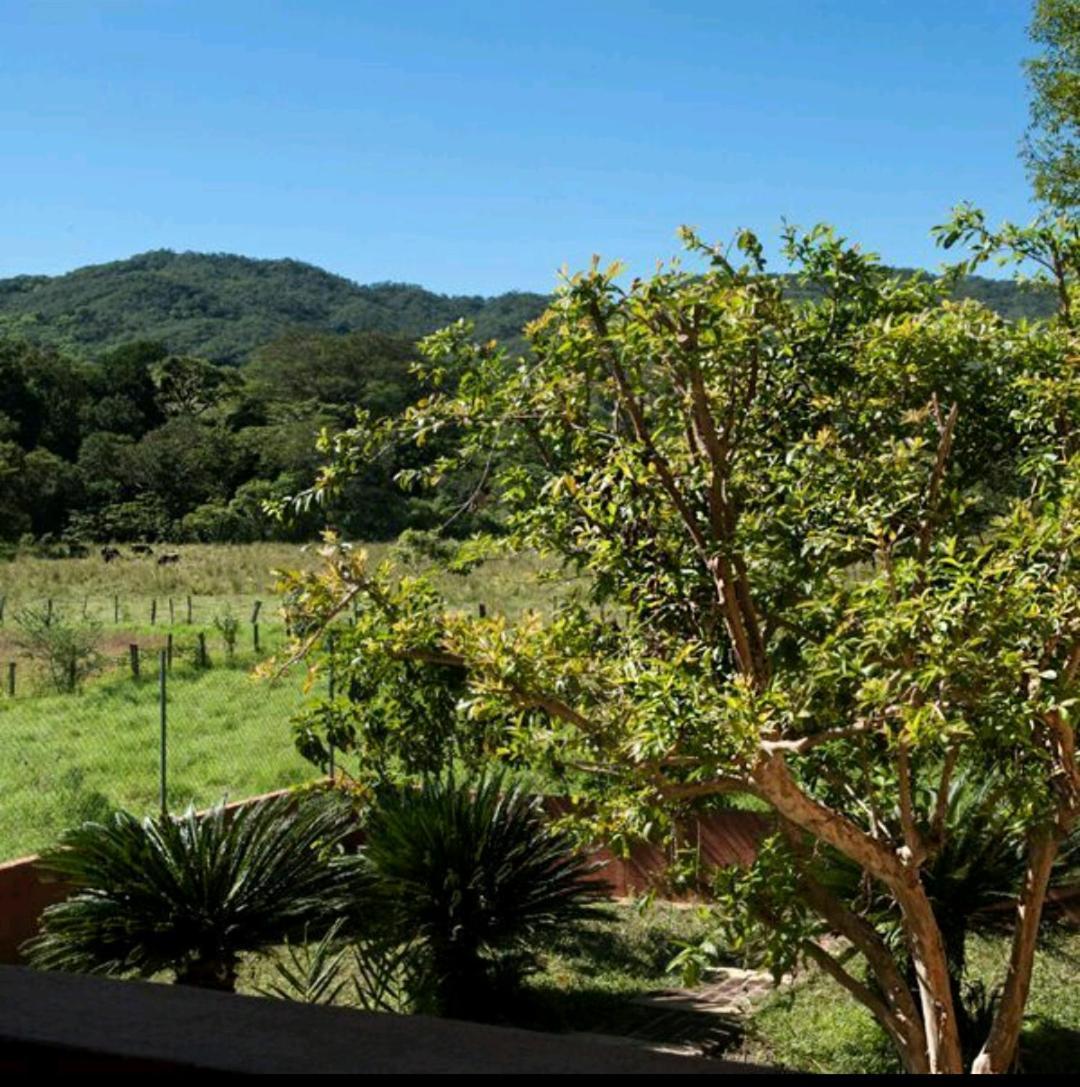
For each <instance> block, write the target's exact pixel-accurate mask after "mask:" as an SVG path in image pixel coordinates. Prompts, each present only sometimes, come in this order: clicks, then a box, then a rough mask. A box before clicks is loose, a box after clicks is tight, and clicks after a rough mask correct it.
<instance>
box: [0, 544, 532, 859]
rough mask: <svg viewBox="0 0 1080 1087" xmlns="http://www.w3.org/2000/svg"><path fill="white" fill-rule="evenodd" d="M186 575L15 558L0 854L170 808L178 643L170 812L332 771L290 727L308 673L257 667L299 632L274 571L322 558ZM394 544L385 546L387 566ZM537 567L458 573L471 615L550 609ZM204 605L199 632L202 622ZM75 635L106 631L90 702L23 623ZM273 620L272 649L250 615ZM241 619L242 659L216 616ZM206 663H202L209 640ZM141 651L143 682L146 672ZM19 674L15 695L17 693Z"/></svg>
mask: <svg viewBox="0 0 1080 1087" xmlns="http://www.w3.org/2000/svg"><path fill="white" fill-rule="evenodd" d="M171 550H176V551H178V552H179V553H180V561H179V562H178V563H176V564H171V565H166V566H159V565H158V564H157V562H156V561H155V558H154V556H139V555H135V554H133V553H132V552H131V549H130V548H126V547H125V548H121V552H122V554H121V557H120V558H119V559H115V560H114V561H112V562H110V563H106V562H104V561H103V560H102V558H101V556H100V555H99V554H97V553H95V554H93V555H91V556H89V557H86V558H78V559H45V558H37V557H32V556H20V557H18V558H16V559H15V560H13V561H10V562H5V563H0V596H2V597H3V598H4V618H3V623H2V624H0V795H3V797H4V802H3V804H2V805H0V859H6V858H10V857H14V856H17V855H21V854H25V853H28V852H31V851H34V850H37V849H39V848H40V847H42V846H43V845H46V844H48V843H50V842H51V841H54V840H55V838H56V836H57V834H58V833H59V832H60V831H62V830H63V829H64V828H65V827H67V826H70V825H71V824H73V823H76V822H78V821H80V820H81V819H84V818H87V817H90V816H94V815H100V814H101V813H102V812H104V811H106V810H108V809H109V808H112V807H118V806H122V807H126V808H129V809H130V810H133V811H136V812H150V811H153V810H155V808H156V807H157V806H158V803H159V780H160V775H159V751H160V745H159V739H160V702H159V699H160V692H159V688H158V659H159V653H160V652H161V651H162V650H163V649H164V648H165V646H166V644H167V643H168V641H169V640H170V637H171V642H172V646H173V659H172V666H171V668H170V670H169V672H168V676H167V685H166V687H167V694H166V702H167V717H168V725H167V727H168V745H167V750H168V774H167V781H168V803H169V807H170V808H172V809H174V810H176V809H182V808H183V807H185V806H186V805H188V804H189V803H195V804H197V805H200V806H204V805H207V804H211V803H213V802H215V801H217V800H220V799H221V798H222V797H223V796H228V798H229V799H232V800H236V799H240V798H241V797H244V796H250V795H254V794H257V793H261V792H266V791H268V790H271V789H276V788H283V787H287V786H291V785H297V784H301V783H303V782H305V781H309V780H311V779H313V778H314V777H316V776H317V773H318V771H317V769H316V768H315V767H313V766H312V765H311V764H309V763H307V762H305V761H304V760H303V759H302V758H301V757H300V756H299V755H298V754H297V753H296V750H295V748H294V747H293V743H292V737H291V733H290V728H289V720H290V717H291V716H292V715H293V714H294V713H295V712H296V711H297V710H298V709H299V708H300V706H301V705H302V703H303V701H304V698H305V693H304V691H303V689H302V681H303V669H302V668H297V669H295V670H294V671H293V672H292V673H290V674H288V675H286V676H285V677H283V678H282V679H280V680H278V681H276V682H273V683H271V682H269V681H267V680H259V679H255V678H253V676H252V674H251V673H252V670H253V668H254V666H255V665H256V664H257V663H259V662H260V661H261V660H263V659H265V658H266V657H268V656H269V655H271V654H272V653H273V652H274V651H275V650H276V649H277V648H278V647H279V646H280V645H281V643H282V641H283V639H284V636H285V631H284V624H283V620H282V616H281V613H280V609H279V606H278V600H277V598H276V596H275V593H274V581H275V578H274V574H273V572H272V571H273V570H275V569H281V568H285V567H290V568H293V569H295V568H300V567H303V566H313V565H315V564H316V563H317V562H318V555H317V553H316V550H315V548H314V547H308V548H301V547H299V546H294V545H287V544H251V545H232V546H226V545H213V546H211V545H206V546H189V547H181V548H173V549H171ZM389 550H390V545H387V544H375V545H372V546H371V547H370V552H371V554H372V558H373V559H376V560H378V559H382V558H384V557H386V556H387V555H388V554H389ZM539 569H540V566H539V564H538V563H537V562H536V561H535V560H533V559H531V558H529V557H524V556H523V557H518V558H511V559H497V560H492V561H491V562H488V563H486V564H484V565H483V566H482V567H480V568H478V569H477V570H475V571H474V572H473V573H472V574H470V575H469V576H467V577H459V576H445V575H444V576H443V577H442V587H443V589H444V591H445V592H446V593H447V595H448V596H449V598H450V599H451V600H452V602H453V603H454V604H455V605H456V606H459V607H461V608H470V609H471V608H476V607H478V605H479V604H481V603H483V604H485V606H486V607H487V608H488V610H489V612H491V613H495V612H498V611H505V612H511V613H512V612H519V611H521V610H523V609H526V608H529V607H534V606H541V605H542V603H543V601H544V599H545V594H548V596H547V598H548V599H550V592H551V587H550V586H548V585H546V584H543V583H537V580H536V575H537V573H538V572H539ZM189 598H190V602H191V604H190V607H191V613H190V618H191V621H190V622H189V621H188V616H189V613H188V601H189ZM49 601H51V602H52V603H51V608H52V609H53V613H54V614H55V615H56V616H57V617H59V618H62V619H63V620H64V622H65V623H66V624H68V625H70V626H72V627H74V628H76V629H84V630H85V629H87V628H92V630H93V635H92V636H93V640H94V643H95V646H96V649H97V651H98V652H99V653H100V654H101V655H102V657H103V665H104V667H103V669H102V671H101V672H100V673H99V674H97V675H95V676H92V677H90V678H88V679H87V680H86V682H85V683H82V684H80V688H81V689H80V690H78V691H76V692H75V693H57V692H56V691H55V690H50V689H49V685H48V683H47V676H46V674H45V669H44V665H43V663H42V661H41V660H35V659H33V658H32V657H31V656H30V655H28V653H27V651H26V650H25V648H24V647H23V646H22V645H21V644H20V642H21V641H23V640H24V636H23V631H22V624H21V623H20V618H19V617H20V614H22V613H23V612H24V609H27V608H33V609H42V608H47V607H49V606H50V605H49V603H48V602H49ZM257 601H258V602H261V607H260V611H259V645H258V649H257V650H256V647H255V645H254V631H253V629H252V625H251V622H250V620H251V616H252V612H253V609H254V607H255V603H256V602H257ZM228 614H231V615H232V616H234V617H235V618H236V619H237V620H238V629H237V632H236V645H235V651H234V653H233V654H232V656H231V658H230V655H229V653H228V650H227V646H226V644H225V640H224V638H223V635H222V631H221V629H220V627H219V626H218V625H215V619H220V618H221V617H222V616H225V615H228ZM200 636H201V637H202V639H203V644H204V645H205V648H206V659H205V661H201V660H200V659H199V638H200ZM133 645H136V646H138V647H139V650H138V652H139V669H140V674H139V677H138V678H135V677H134V676H133V674H132V666H131V646H133ZM11 665H14V666H15V671H14V677H13V679H14V691H15V693H14V696H12V694H11V692H10V689H9V681H10V680H11V679H12V673H11V671H10V666H11Z"/></svg>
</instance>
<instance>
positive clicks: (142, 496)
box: [0, 251, 1053, 553]
mask: <svg viewBox="0 0 1080 1087" xmlns="http://www.w3.org/2000/svg"><path fill="white" fill-rule="evenodd" d="M792 293H793V294H798V293H799V292H798V288H797V286H796V285H795V284H794V283H792ZM958 293H959V294H962V295H964V296H966V297H973V298H976V299H978V300H980V301H982V302H984V303H986V304H987V305H989V306H991V307H992V308H994V309H996V310H997V311H998V312H1000V313H1001V314H1002V315H1003V316H1006V317H1010V318H1019V317H1025V316H1043V315H1045V314H1047V313H1049V312H1051V311H1052V309H1053V301H1052V299H1051V298H1050V297H1049V296H1048V295H1047V294H1046V293H1045V292H1042V291H1038V290H1032V289H1024V288H1021V287H1018V286H1017V285H1016V284H1014V283H1012V282H1009V281H1004V280H993V279H985V278H979V277H972V278H969V279H967V280H965V281H964V283H963V284H962V286H961V289H960V290H959V291H958ZM546 303H547V299H546V298H545V297H544V296H542V295H538V294H525V293H508V294H503V295H500V296H498V297H497V298H479V297H448V296H445V295H438V294H433V293H431V292H429V291H425V290H423V289H422V288H420V287H414V286H407V285H401V284H379V285H374V286H367V287H362V286H358V285H356V284H354V283H351V282H349V281H348V280H346V279H343V278H341V277H339V276H334V275H331V274H330V273H328V272H325V271H323V270H322V269H319V268H315V267H313V266H311V265H307V264H302V263H300V262H298V261H289V260H281V261H265V260H250V259H247V258H244V257H236V256H228V255H206V254H198V253H172V252H168V251H158V252H152V253H145V254H142V255H141V256H136V257H132V258H131V259H130V260H126V261H117V262H114V263H112V264H104V265H97V266H94V267H89V268H82V269H79V270H77V271H75V272H71V273H69V274H68V275H63V276H57V277H52V278H50V277H43V276H20V277H16V278H14V279H7V280H0V541H7V542H8V543H11V542H14V541H18V540H20V539H23V538H30V537H33V538H34V539H37V540H41V539H42V538H44V539H45V541H46V544H47V546H51V547H53V548H55V550H56V551H57V553H63V550H64V546H65V545H63V544H60V543H58V541H61V540H68V541H72V540H84V541H93V540H112V539H115V540H134V539H150V540H154V539H170V540H181V541H182V540H200V541H207V542H214V541H228V540H236V541H246V540H256V539H266V538H274V537H280V536H281V535H282V534H283V533H285V534H288V535H290V536H292V537H295V538H302V537H309V536H311V535H312V534H313V533H314V532H315V531H316V530H317V528H318V527H319V526H320V524H321V518H323V517H324V516H325V517H328V518H329V519H330V520H331V522H332V523H334V524H336V525H337V526H338V527H339V528H341V530H342V531H343V532H345V533H347V534H348V535H350V536H353V537H362V538H366V539H376V538H381V537H386V536H390V535H395V534H397V533H398V532H400V531H401V530H402V529H404V528H410V527H412V528H421V529H424V528H434V527H437V526H439V525H440V524H442V523H443V522H444V521H446V520H447V518H449V517H451V516H452V515H453V514H455V512H456V511H457V510H458V509H459V506H460V502H461V500H462V499H463V498H464V497H465V495H466V494H467V493H469V492H468V491H467V490H465V491H463V493H462V494H460V495H455V494H445V493H442V494H440V497H439V498H438V499H437V500H434V499H432V498H430V497H429V496H427V495H424V494H412V495H404V494H402V493H400V492H399V491H398V490H397V489H396V488H394V487H393V486H391V483H390V478H391V476H392V475H393V474H394V473H395V472H396V471H397V470H398V469H399V468H400V467H403V464H402V463H401V461H400V460H397V459H394V458H387V460H386V462H385V463H380V464H371V465H369V466H367V468H366V470H365V471H364V472H363V473H361V474H360V476H359V477H358V478H357V479H356V480H354V481H352V482H351V483H350V485H349V491H348V493H347V494H346V495H344V496H343V498H342V501H341V504H340V508H339V509H337V510H329V511H320V512H319V513H318V514H317V515H316V514H315V513H312V514H311V515H310V516H309V517H308V518H307V519H306V520H304V519H301V520H300V521H299V522H297V523H294V524H292V525H290V526H289V527H287V528H285V527H282V526H281V525H278V524H276V523H275V522H273V521H271V520H270V519H269V518H268V517H267V516H266V515H265V513H264V512H263V503H264V502H265V501H266V500H267V499H274V498H279V497H282V496H284V495H288V494H293V493H296V492H297V491H298V490H301V489H302V488H304V487H305V486H307V485H308V484H309V483H310V482H311V480H312V478H313V476H314V474H315V472H316V470H317V468H318V465H319V461H320V456H319V454H318V452H317V451H316V448H315V437H316V435H317V434H318V433H319V432H320V431H321V430H323V429H326V430H328V431H330V432H334V431H336V430H340V429H343V428H344V427H346V426H348V425H349V423H350V422H351V421H352V419H353V416H354V412H355V410H356V408H357V407H362V408H366V409H367V410H368V411H370V412H371V413H372V414H373V415H374V416H376V417H378V416H382V415H386V414H391V413H395V412H397V411H399V410H400V409H401V408H402V407H403V406H404V405H405V404H406V403H408V402H409V401H411V400H412V399H414V398H415V396H416V395H417V393H418V392H419V390H418V389H417V387H416V386H415V379H414V378H413V377H412V375H411V373H410V366H411V363H412V362H413V361H414V359H415V342H416V340H417V339H418V338H419V337H420V336H422V335H424V334H426V333H428V332H431V331H433V330H434V329H436V328H439V327H442V326H443V325H446V324H448V323H450V322H451V321H454V320H456V319H457V318H459V317H466V318H468V319H469V320H471V321H473V322H474V324H475V326H476V331H477V335H478V336H479V337H480V338H482V339H488V338H498V339H501V340H508V341H511V342H517V343H520V333H521V329H522V327H523V325H524V324H526V323H527V322H528V321H529V320H531V319H532V318H534V317H536V316H537V315H538V314H539V313H540V312H541V311H542V310H543V308H544V306H545V305H546ZM437 453H438V449H437V448H429V449H428V450H426V451H425V453H424V455H425V456H434V455H437ZM483 516H484V511H483V510H480V511H471V512H470V513H469V515H468V516H459V517H457V518H456V520H455V525H456V527H457V528H458V529H460V530H467V529H468V528H470V527H472V526H474V525H475V523H476V520H475V519H476V518H477V517H481V518H482V517H483Z"/></svg>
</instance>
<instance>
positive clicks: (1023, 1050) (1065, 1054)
mask: <svg viewBox="0 0 1080 1087" xmlns="http://www.w3.org/2000/svg"><path fill="white" fill-rule="evenodd" d="M1078 1060H1080V1030H1073V1029H1072V1028H1071V1027H1063V1026H1061V1025H1060V1024H1059V1023H1055V1022H1054V1021H1053V1020H1052V1019H1047V1018H1046V1017H1045V1016H1039V1017H1038V1018H1036V1019H1034V1020H1033V1021H1032V1023H1031V1025H1029V1026H1028V1027H1027V1028H1026V1029H1025V1030H1024V1034H1023V1037H1022V1038H1021V1039H1020V1068H1019V1071H1020V1072H1022V1073H1023V1074H1025V1075H1029V1076H1030V1075H1044V1074H1047V1073H1053V1072H1057V1073H1059V1074H1060V1073H1062V1072H1067V1071H1068V1070H1069V1069H1070V1068H1073V1069H1075V1068H1076V1065H1077V1061H1078Z"/></svg>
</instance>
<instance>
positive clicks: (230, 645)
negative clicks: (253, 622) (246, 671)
mask: <svg viewBox="0 0 1080 1087" xmlns="http://www.w3.org/2000/svg"><path fill="white" fill-rule="evenodd" d="M214 626H215V627H217V629H218V633H219V634H220V635H221V640H222V641H223V642H224V643H225V655H226V656H227V657H228V658H229V660H232V659H233V657H235V656H236V638H237V635H238V634H239V633H240V620H239V619H237V617H236V616H235V615H234V614H233V610H232V608H230V607H229V606H228V605H226V607H225V610H224V611H221V612H219V613H218V614H217V615H215V616H214Z"/></svg>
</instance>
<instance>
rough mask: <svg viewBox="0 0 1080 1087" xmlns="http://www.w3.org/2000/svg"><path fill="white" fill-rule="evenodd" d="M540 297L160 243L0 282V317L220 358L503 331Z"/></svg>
mask: <svg viewBox="0 0 1080 1087" xmlns="http://www.w3.org/2000/svg"><path fill="white" fill-rule="evenodd" d="M545 301H546V300H545V299H544V298H543V297H542V296H540V295H535V294H525V293H518V292H510V293H507V294H503V295H500V296H499V297H497V298H490V299H489V298H479V297H474V296H457V297H450V296H447V295H438V294H433V293H432V292H430V291H425V290H424V289H423V288H421V287H415V286H411V285H408V284H402V283H377V284H373V285H370V286H366V287H363V286H358V285H357V284H355V283H352V282H350V281H349V280H347V279H344V278H343V277H341V276H336V275H332V274H331V273H329V272H326V271H324V270H323V269H321V268H317V267H315V266H313V265H310V264H304V263H302V262H300V261H295V260H252V259H250V258H247V257H239V256H233V255H230V254H224V253H219V254H211V253H173V252H170V251H169V250H164V249H160V250H156V251H153V252H148V253H140V254H138V255H136V256H134V257H130V258H128V259H127V260H119V261H113V262H111V263H109V264H98V265H91V266H88V267H85V268H79V269H77V270H75V271H74V272H69V273H67V274H66V275H61V276H55V277H49V276H16V277H15V278H13V279H5V280H0V322H5V323H7V325H8V326H9V327H11V328H12V329H13V330H14V331H16V333H17V334H20V335H22V336H24V337H26V338H30V339H34V340H40V341H41V342H44V343H52V344H56V345H58V346H63V347H71V348H79V349H90V350H94V351H101V350H115V349H119V348H121V347H123V346H124V345H126V344H128V343H130V342H132V341H138V340H142V341H154V342H160V343H163V344H166V345H167V349H168V351H170V352H174V353H176V354H178V355H195V356H200V357H203V358H209V359H213V360H215V361H218V362H230V363H238V362H241V361H242V360H244V359H245V358H247V357H248V356H249V355H250V353H251V352H252V351H253V350H254V349H255V348H257V347H259V346H260V345H262V344H266V343H268V342H269V341H271V340H273V339H276V338H277V337H279V336H282V335H286V334H292V333H293V332H294V331H296V330H304V331H306V332H348V331H361V330H365V331H377V332H388V333H395V334H398V335H403V336H406V337H408V338H410V339H416V338H418V337H420V336H423V335H426V334H427V333H429V332H432V331H434V330H435V329H437V328H440V327H441V326H442V325H445V324H447V323H448V322H449V321H453V320H456V319H457V318H459V317H468V318H470V319H471V320H475V321H476V322H477V323H478V325H479V326H480V327H481V329H482V332H483V334H484V335H486V336H497V337H501V338H506V337H514V336H517V335H518V334H519V332H520V330H521V328H522V326H523V325H524V324H525V323H526V322H528V321H530V320H532V318H534V317H535V316H536V315H537V314H538V313H540V311H541V310H542V309H543V308H544V304H545ZM0 327H2V325H0ZM0 410H2V409H0Z"/></svg>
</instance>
